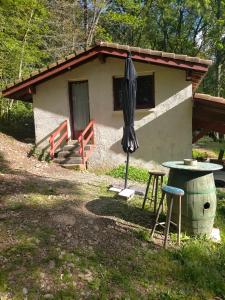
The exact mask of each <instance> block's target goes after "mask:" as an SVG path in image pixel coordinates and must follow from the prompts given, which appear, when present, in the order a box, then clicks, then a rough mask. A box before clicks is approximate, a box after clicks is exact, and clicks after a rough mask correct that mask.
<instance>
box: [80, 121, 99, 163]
mask: <svg viewBox="0 0 225 300" xmlns="http://www.w3.org/2000/svg"><path fill="white" fill-rule="evenodd" d="M94 124H95V121H94V120H91V121H90V123H89V124H88V125H87V127H86V128H85V129H84V131H83V132H82V133H81V134H80V135H79V137H78V139H77V140H78V143H79V144H80V150H79V152H80V155H81V158H82V163H83V164H84V163H86V161H87V160H88V158H89V157H90V155H91V153H92V151H93V148H94V146H95V140H94ZM88 143H89V144H88ZM87 144H88V145H91V146H92V147H90V150H87V151H84V149H85V146H86V145H87ZM85 152H86V155H85Z"/></svg>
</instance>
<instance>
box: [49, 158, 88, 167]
mask: <svg viewBox="0 0 225 300" xmlns="http://www.w3.org/2000/svg"><path fill="white" fill-rule="evenodd" d="M54 162H56V163H58V164H60V165H67V164H82V158H81V157H72V158H70V157H68V158H65V157H64V158H55V159H54Z"/></svg>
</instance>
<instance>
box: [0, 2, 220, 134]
mask: <svg viewBox="0 0 225 300" xmlns="http://www.w3.org/2000/svg"><path fill="white" fill-rule="evenodd" d="M96 40H104V41H109V42H116V43H121V44H129V45H132V46H138V47H143V48H151V49H157V50H162V51H166V52H175V53H179V54H187V55H191V56H198V57H201V58H209V59H212V60H213V65H212V66H211V67H210V70H209V73H208V75H207V77H206V78H205V79H204V80H203V82H202V84H201V86H200V87H199V89H198V91H200V92H204V93H209V94H211V95H214V96H221V97H225V0H96V1H93V0H92V1H88V0H84V1H83V0H80V1H77V0H0V89H1V88H3V87H4V86H5V85H6V84H8V83H9V82H13V81H14V80H15V79H18V78H20V79H21V78H22V77H23V76H25V75H27V74H29V73H30V72H31V71H32V70H34V69H37V68H40V67H43V66H45V65H46V64H49V63H51V62H54V61H56V60H57V59H59V58H62V57H63V56H66V55H68V54H71V53H72V52H74V51H76V50H80V49H86V48H87V47H89V46H91V45H92V44H93V43H94V42H95V41H96ZM24 126H26V128H27V130H24ZM20 127H21V128H20ZM9 128H10V130H11V131H12V133H16V132H17V133H18V134H19V135H20V137H23V133H24V135H25V136H30V137H32V136H33V130H34V129H33V115H32V104H29V103H24V102H22V101H13V100H7V99H1V101H0V129H1V130H3V131H4V130H7V131H9ZM20 129H21V130H20Z"/></svg>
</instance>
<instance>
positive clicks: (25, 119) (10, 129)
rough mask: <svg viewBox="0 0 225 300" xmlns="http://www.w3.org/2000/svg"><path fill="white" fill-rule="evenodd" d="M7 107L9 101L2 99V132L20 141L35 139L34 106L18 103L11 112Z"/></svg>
mask: <svg viewBox="0 0 225 300" xmlns="http://www.w3.org/2000/svg"><path fill="white" fill-rule="evenodd" d="M7 105H8V100H5V99H1V116H0V130H1V131H2V132H4V133H6V134H8V135H12V136H13V137H15V138H17V139H19V140H20V139H25V138H29V139H34V118H33V111H32V104H31V103H25V102H22V101H16V102H14V104H13V106H12V108H11V109H10V110H9V109H8V108H7Z"/></svg>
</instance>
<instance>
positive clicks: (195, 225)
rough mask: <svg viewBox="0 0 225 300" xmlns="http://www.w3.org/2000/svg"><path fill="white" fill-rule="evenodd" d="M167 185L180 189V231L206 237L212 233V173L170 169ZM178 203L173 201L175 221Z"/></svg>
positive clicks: (214, 208)
mask: <svg viewBox="0 0 225 300" xmlns="http://www.w3.org/2000/svg"><path fill="white" fill-rule="evenodd" d="M168 184H169V185H171V186H175V187H178V188H182V189H183V190H184V192H185V196H184V197H183V198H182V216H181V230H182V232H186V233H187V234H188V235H206V236H209V235H210V234H211V232H212V228H213V224H214V218H215V213H216V204H217V200H216V188H215V183H214V177H213V173H212V172H210V173H209V172H208V173H207V172H197V171H196V172H195V171H193V172H190V171H186V170H178V169H171V170H170V174H169V180H168ZM177 202H178V201H174V208H173V212H172V219H173V220H174V222H176V221H177V217H178V203H177Z"/></svg>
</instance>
